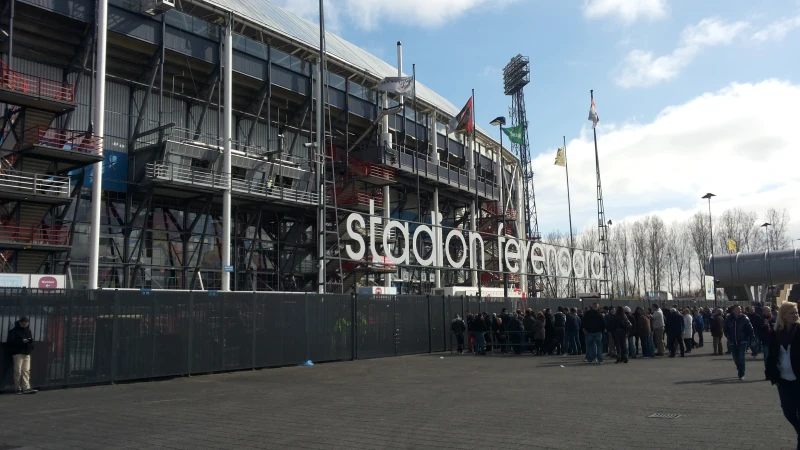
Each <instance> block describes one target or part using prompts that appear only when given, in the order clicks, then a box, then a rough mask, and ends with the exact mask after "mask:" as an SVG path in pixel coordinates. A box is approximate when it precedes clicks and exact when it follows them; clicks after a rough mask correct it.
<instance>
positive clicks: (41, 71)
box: [11, 56, 63, 82]
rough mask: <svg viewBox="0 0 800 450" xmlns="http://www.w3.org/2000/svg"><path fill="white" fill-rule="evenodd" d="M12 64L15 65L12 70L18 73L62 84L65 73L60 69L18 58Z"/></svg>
mask: <svg viewBox="0 0 800 450" xmlns="http://www.w3.org/2000/svg"><path fill="white" fill-rule="evenodd" d="M12 64H13V65H12V67H11V68H12V69H13V70H16V71H18V72H22V73H25V74H28V75H33V76H36V77H42V78H46V79H48V80H53V81H58V82H60V81H61V79H62V75H63V71H62V69H60V68H58V67H53V66H48V65H46V64H42V63H38V62H34V61H29V60H27V59H22V58H18V57H16V56H15V57H14V61H13V62H12Z"/></svg>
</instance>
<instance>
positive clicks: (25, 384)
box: [6, 316, 36, 394]
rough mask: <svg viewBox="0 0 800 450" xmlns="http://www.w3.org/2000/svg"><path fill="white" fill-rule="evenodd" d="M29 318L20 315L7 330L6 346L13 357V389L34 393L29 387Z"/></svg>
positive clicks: (19, 391)
mask: <svg viewBox="0 0 800 450" xmlns="http://www.w3.org/2000/svg"><path fill="white" fill-rule="evenodd" d="M29 325H30V320H29V319H28V318H27V317H24V316H23V317H20V318H19V320H18V321H17V322H16V323H15V324H14V328H12V329H10V330H8V336H6V348H7V349H8V352H9V353H10V354H11V356H12V358H13V359H14V389H15V390H16V392H17V394H35V393H36V390H35V389H31V352H33V333H31V329H30V328H29Z"/></svg>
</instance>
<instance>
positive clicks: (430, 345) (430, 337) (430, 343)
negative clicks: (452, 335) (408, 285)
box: [426, 294, 433, 353]
mask: <svg viewBox="0 0 800 450" xmlns="http://www.w3.org/2000/svg"><path fill="white" fill-rule="evenodd" d="M426 297H427V300H428V353H433V330H431V326H432V325H433V321H432V320H431V296H430V294H428V295H427V296H426Z"/></svg>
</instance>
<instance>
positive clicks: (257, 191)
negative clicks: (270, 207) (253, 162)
mask: <svg viewBox="0 0 800 450" xmlns="http://www.w3.org/2000/svg"><path fill="white" fill-rule="evenodd" d="M231 190H232V191H233V192H238V193H240V194H248V195H255V196H258V197H265V198H273V199H278V200H284V201H287V202H292V203H306V204H311V205H316V204H317V203H318V202H319V195H318V194H317V193H315V192H309V191H301V190H298V189H294V188H290V187H284V186H280V185H278V186H276V185H274V184H272V183H271V182H269V181H262V180H256V179H241V178H234V179H232V180H231Z"/></svg>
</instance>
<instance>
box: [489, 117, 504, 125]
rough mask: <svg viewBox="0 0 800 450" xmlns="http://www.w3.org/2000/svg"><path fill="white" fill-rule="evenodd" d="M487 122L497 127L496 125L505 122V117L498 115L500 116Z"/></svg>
mask: <svg viewBox="0 0 800 450" xmlns="http://www.w3.org/2000/svg"><path fill="white" fill-rule="evenodd" d="M489 124H490V125H492V126H495V127H497V126H500V127H502V126H503V125H505V124H506V118H505V117H503V116H500V117H498V118H496V119H494V120H493V121H491V122H489Z"/></svg>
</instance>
